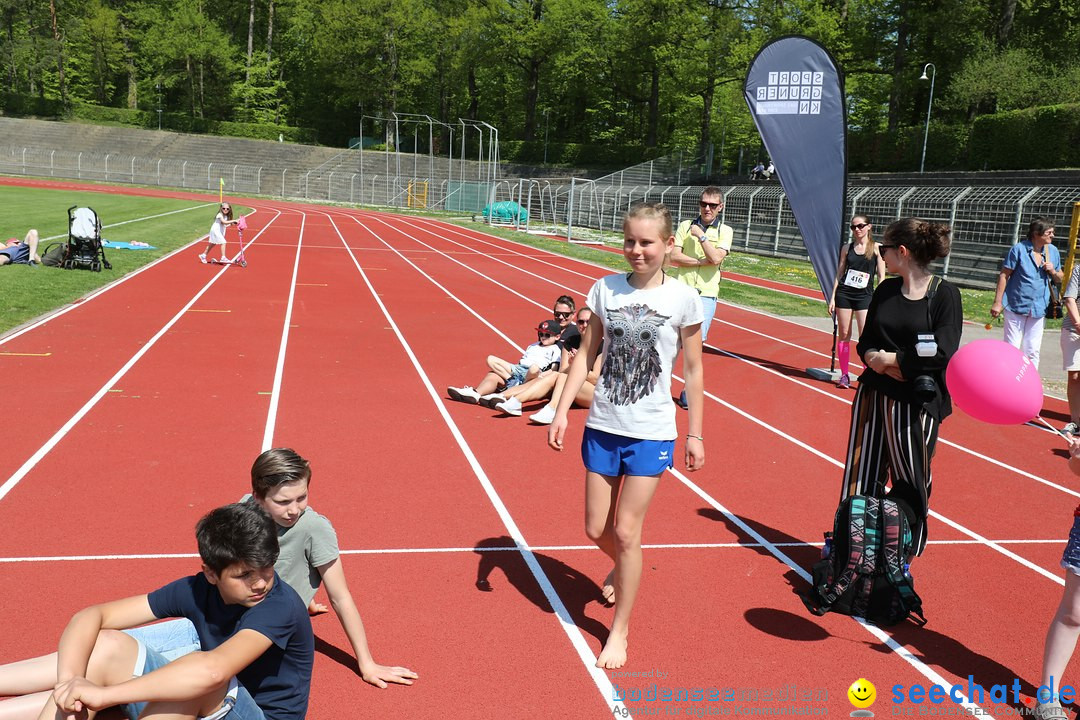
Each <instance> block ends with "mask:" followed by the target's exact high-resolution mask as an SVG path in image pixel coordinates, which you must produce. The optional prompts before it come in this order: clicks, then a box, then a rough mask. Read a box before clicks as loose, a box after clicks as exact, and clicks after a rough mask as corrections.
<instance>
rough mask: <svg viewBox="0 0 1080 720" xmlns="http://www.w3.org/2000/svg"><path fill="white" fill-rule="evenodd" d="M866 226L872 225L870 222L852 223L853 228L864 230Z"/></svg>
mask: <svg viewBox="0 0 1080 720" xmlns="http://www.w3.org/2000/svg"><path fill="white" fill-rule="evenodd" d="M864 227H870V223H851V229H852V230H862V229H863V228H864Z"/></svg>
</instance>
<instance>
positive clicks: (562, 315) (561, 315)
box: [555, 310, 574, 320]
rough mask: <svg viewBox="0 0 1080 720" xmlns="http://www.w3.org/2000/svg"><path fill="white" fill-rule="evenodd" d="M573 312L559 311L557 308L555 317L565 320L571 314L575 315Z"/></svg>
mask: <svg viewBox="0 0 1080 720" xmlns="http://www.w3.org/2000/svg"><path fill="white" fill-rule="evenodd" d="M573 314H574V313H568V312H559V311H557V310H556V311H555V318H556V319H557V320H565V319H566V318H568V317H570V316H571V315H573Z"/></svg>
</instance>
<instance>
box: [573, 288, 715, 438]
mask: <svg viewBox="0 0 1080 720" xmlns="http://www.w3.org/2000/svg"><path fill="white" fill-rule="evenodd" d="M586 304H587V305H588V306H589V307H590V308H592V310H593V312H594V313H596V315H597V317H599V318H600V320H601V322H603V324H604V361H603V365H602V369H601V370H600V377H599V379H598V380H597V382H596V394H595V395H594V397H593V401H592V405H591V406H590V408H589V417H588V419H587V420H586V421H585V425H586V427H590V428H592V429H594V430H602V431H603V432H608V433H613V434H615V435H622V436H624V437H630V438H636V439H639V440H674V439H675V438H676V437H678V434H679V431H678V429H677V428H676V427H675V403H674V402H672V400H671V369H672V366H673V364H674V362H675V357H676V356H677V355H678V353H679V340H680V337H681V333H680V330H681V329H682V328H684V327H686V326H688V325H698V324H700V323H701V322H702V320H703V319H704V318H703V315H702V311H701V301H700V300H699V298H698V294H697V293H696V292H695V291H694V290H692V289H690V288H689V287H688V286H686V285H685V284H683V283H681V282H678V281H676V280H675V279H674V278H669V277H666V278H665V280H664V282H663V283H662V284H660V285H658V286H657V287H654V288H651V289H649V290H637V289H635V288H633V287H631V285H630V283H629V282H628V281H627V276H626V275H621V274H620V275H609V276H607V277H604V278H601V279H600V280H598V281H597V282H596V284H595V285H593V287H592V289H591V290H590V291H589V298H588V300H587V303H586Z"/></svg>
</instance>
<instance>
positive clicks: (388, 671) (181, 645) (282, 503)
mask: <svg viewBox="0 0 1080 720" xmlns="http://www.w3.org/2000/svg"><path fill="white" fill-rule="evenodd" d="M310 480H311V466H310V465H309V463H308V461H307V460H305V459H304V458H302V457H300V455H298V454H297V453H296V452H295V451H294V450H290V449H288V448H274V449H272V450H267V451H266V452H264V453H262V454H261V455H259V457H258V458H256V459H255V463H254V464H253V465H252V466H251V491H252V495H250V496H247V499H248V501H249V502H254V503H256V504H258V505H259V506H260V507H262V508H263V510H265V511H266V513H267V514H268V515H270V517H271V518H272V519H273V521H274V524H275V526H276V527H277V535H278V545H279V546H280V554H279V555H278V559H277V562H276V563H275V564H274V571H275V572H276V573H277V575H278V577H280V578H281V579H282V580H283V581H285V583H286V584H287V585H289V586H291V587H292V588H293V589H294V590H295V591H296V593H297V594H298V595H299V596H300V599H301V600H302V601H303V603H304V604H305V605H306V606H307V609H308V612H309V613H311V614H313V615H317V614H320V613H324V612H326V611H327V608H326V607H325V606H323V605H320V604H318V603H315V602H314V600H313V598H314V596H315V592H316V591H317V590H318V588H319V586H320V585H321V584H323V583H325V584H326V591H327V593H328V594H329V595H330V604H331V606H333V608H334V612H336V613H337V616H338V620H339V621H340V622H341V626H342V627H343V628H344V629H345V635H346V636H347V637H348V638H349V644H351V645H352V647H353V652H354V653H355V655H356V659H357V662H358V664H359V668H360V677H361V678H363V680H364V681H365V682H367V683H370V684H372V685H374V686H376V687H378V688H385V687H387V684H388V683H398V684H401V685H412V682H413V680H416V679H418V678H419V675H417V674H416V673H415V672H413V671H412V670H410V669H408V668H405V667H399V666H387V665H380V664H378V663H377V662H375V659H374V658H373V657H372V656H371V650H370V649H369V648H368V644H367V634H366V633H365V632H364V623H363V621H362V620H361V619H360V612H359V610H357V609H356V603H355V602H354V601H353V598H352V593H351V592H350V591H349V586H348V584H347V582H346V580H345V573H344V571H343V570H342V568H341V562H340V557H339V553H338V547H337V534H336V533H335V532H334V528H333V526H332V525H331V524H330V521H329V520H327V519H326V518H325V517H323V516H322V515H320V514H319V513H317V512H315V511H314V510H311V509H310V508H308V483H309V482H310ZM125 633H127V634H129V635H131V636H132V637H134V638H136V639H137V640H138V641H139V642H141V643H143V644H144V645H145V646H146V647H148V648H151V649H153V650H155V651H156V652H157V653H159V654H161V655H163V656H165V657H166V658H167V659H169V660H171V659H174V658H177V657H181V656H183V655H185V654H187V653H190V652H192V651H195V650H199V649H200V642H199V637H198V635H197V633H196V631H195V628H194V626H193V625H192V623H191V622H190V621H189V620H186V619H177V620H169V621H166V622H161V623H156V624H154V625H146V626H144V627H141V628H135V629H133V630H127V631H125ZM56 678H57V655H56V653H52V654H51V655H43V656H40V657H36V658H32V659H29V660H23V661H20V662H15V663H9V664H7V665H0V697H2V696H11V697H12V698H13V699H10V700H0V717H5V718H6V717H13V718H14V717H36V716H37V712H38V710H40V708H41V706H42V704H43V703H44V702H45V700H46V698H47V696H46V694H45V691H51V690H52V689H53V687H54V686H55V685H56ZM37 693H40V695H34V694H37Z"/></svg>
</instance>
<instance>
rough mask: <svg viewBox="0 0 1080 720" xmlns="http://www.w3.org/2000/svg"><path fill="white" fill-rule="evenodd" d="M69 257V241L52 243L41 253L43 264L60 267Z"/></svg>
mask: <svg viewBox="0 0 1080 720" xmlns="http://www.w3.org/2000/svg"><path fill="white" fill-rule="evenodd" d="M65 258H67V243H59V242H56V243H52V244H50V245H49V246H48V247H47V248H45V252H43V253H41V264H42V265H49V266H51V267H60V266H61V265H63V264H64V260H65Z"/></svg>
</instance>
